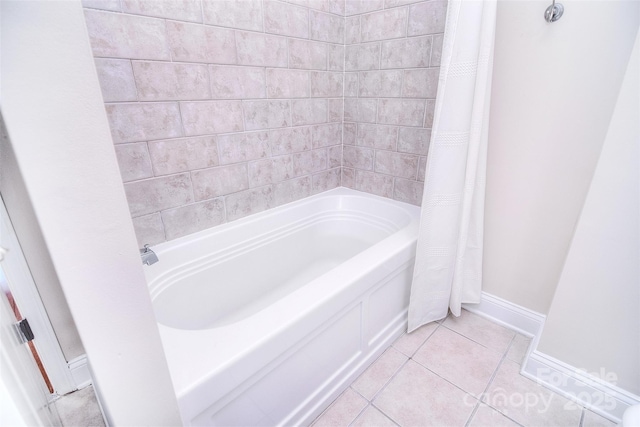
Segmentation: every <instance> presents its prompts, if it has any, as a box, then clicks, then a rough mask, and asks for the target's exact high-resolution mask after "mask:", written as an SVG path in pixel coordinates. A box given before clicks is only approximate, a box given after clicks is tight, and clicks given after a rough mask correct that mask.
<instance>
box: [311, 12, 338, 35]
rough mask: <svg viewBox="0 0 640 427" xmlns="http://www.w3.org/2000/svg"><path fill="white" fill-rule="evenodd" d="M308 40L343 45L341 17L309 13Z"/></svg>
mask: <svg viewBox="0 0 640 427" xmlns="http://www.w3.org/2000/svg"><path fill="white" fill-rule="evenodd" d="M309 20H310V21H311V28H310V30H311V32H310V38H311V39H312V40H320V41H323V42H331V43H344V18H343V17H341V16H336V15H332V14H329V13H322V12H318V11H315V10H311V11H309Z"/></svg>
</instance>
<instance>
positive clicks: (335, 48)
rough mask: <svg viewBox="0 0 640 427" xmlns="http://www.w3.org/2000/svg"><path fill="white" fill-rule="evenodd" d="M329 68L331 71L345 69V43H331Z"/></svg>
mask: <svg viewBox="0 0 640 427" xmlns="http://www.w3.org/2000/svg"><path fill="white" fill-rule="evenodd" d="M328 50H329V58H328V62H327V69H328V70H329V71H344V45H338V44H330V45H329V47H328Z"/></svg>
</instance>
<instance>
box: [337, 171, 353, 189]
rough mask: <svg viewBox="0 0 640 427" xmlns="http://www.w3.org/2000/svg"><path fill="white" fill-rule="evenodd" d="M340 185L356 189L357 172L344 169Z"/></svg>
mask: <svg viewBox="0 0 640 427" xmlns="http://www.w3.org/2000/svg"><path fill="white" fill-rule="evenodd" d="M340 185H342V186H343V187H347V188H353V189H355V188H356V170H355V169H349V168H345V167H342V176H341V177H340Z"/></svg>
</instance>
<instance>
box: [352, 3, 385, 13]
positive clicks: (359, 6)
mask: <svg viewBox="0 0 640 427" xmlns="http://www.w3.org/2000/svg"><path fill="white" fill-rule="evenodd" d="M383 7H384V0H345V15H347V16H350V15H357V14H360V13H367V12H372V11H374V10H380V9H382V8H383Z"/></svg>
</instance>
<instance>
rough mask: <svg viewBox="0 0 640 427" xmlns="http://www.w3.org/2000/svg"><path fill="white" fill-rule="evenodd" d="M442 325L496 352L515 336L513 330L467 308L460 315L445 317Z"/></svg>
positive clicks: (502, 350) (505, 347) (502, 349)
mask: <svg viewBox="0 0 640 427" xmlns="http://www.w3.org/2000/svg"><path fill="white" fill-rule="evenodd" d="M443 325H444V326H445V327H447V328H449V329H451V330H453V331H456V332H458V333H459V334H461V335H464V336H465V337H467V338H469V339H471V340H473V341H475V342H477V343H480V344H482V345H484V346H485V347H489V348H491V349H493V350H495V351H498V352H504V351H505V350H506V349H507V348H508V347H509V343H510V342H511V340H512V339H513V337H514V336H515V332H513V331H511V330H509V329H507V328H505V327H502V326H500V325H497V324H495V323H493V322H491V321H490V320H487V319H485V318H483V317H480V316H478V315H477V314H473V313H470V312H468V311H467V310H462V313H461V314H460V317H454V316H449V317H447V318H446V319H445V321H444V323H443Z"/></svg>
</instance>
